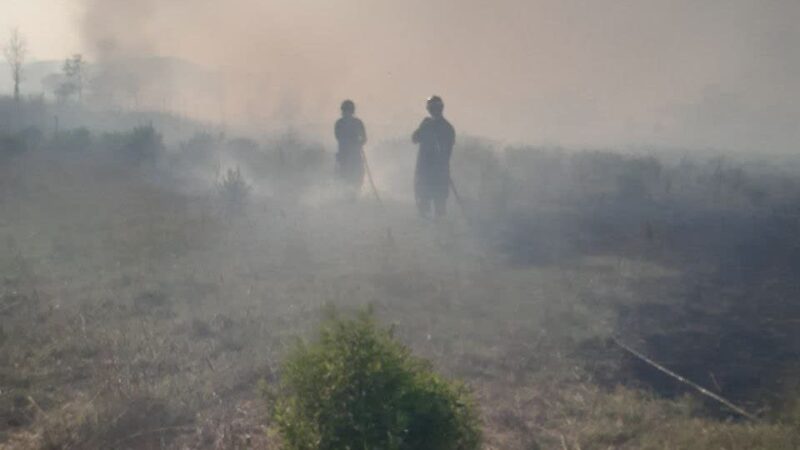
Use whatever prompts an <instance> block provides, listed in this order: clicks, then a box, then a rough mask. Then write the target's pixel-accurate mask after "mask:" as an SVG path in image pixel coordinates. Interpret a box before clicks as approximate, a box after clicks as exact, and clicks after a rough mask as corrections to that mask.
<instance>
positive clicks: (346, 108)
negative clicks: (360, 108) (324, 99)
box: [342, 100, 356, 116]
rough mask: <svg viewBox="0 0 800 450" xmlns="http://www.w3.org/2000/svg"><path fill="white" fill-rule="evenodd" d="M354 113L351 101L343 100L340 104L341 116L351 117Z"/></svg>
mask: <svg viewBox="0 0 800 450" xmlns="http://www.w3.org/2000/svg"><path fill="white" fill-rule="evenodd" d="M355 113H356V104H355V103H353V101H352V100H345V101H343V102H342V115H343V116H352V115H353V114H355Z"/></svg>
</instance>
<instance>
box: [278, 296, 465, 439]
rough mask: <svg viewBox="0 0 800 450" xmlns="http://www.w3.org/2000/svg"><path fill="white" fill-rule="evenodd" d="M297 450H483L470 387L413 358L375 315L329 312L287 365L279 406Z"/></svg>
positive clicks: (282, 425) (282, 426) (281, 424)
mask: <svg viewBox="0 0 800 450" xmlns="http://www.w3.org/2000/svg"><path fill="white" fill-rule="evenodd" d="M273 418H274V420H275V422H276V425H277V429H278V431H279V432H280V434H281V435H282V437H283V439H284V441H285V445H286V448H288V449H295V450H312V449H314V450H340V449H348V448H349V449H378V448H379V449H387V450H404V449H409V450H411V449H415V450H419V449H426V450H445V449H452V450H467V449H477V448H479V441H480V431H479V427H478V421H477V418H476V414H475V411H474V409H473V406H472V402H471V400H470V395H469V393H468V391H467V389H466V388H465V387H464V386H463V385H462V384H459V383H457V382H451V381H447V380H446V379H444V378H443V377H441V376H439V375H437V374H435V373H434V372H433V371H432V370H431V367H430V365H429V364H428V363H427V362H425V361H423V360H420V359H417V358H414V357H413V356H412V355H411V354H410V352H409V350H408V349H407V348H406V347H404V346H403V345H402V344H400V343H398V342H396V341H395V340H394V339H393V337H392V335H391V333H390V332H389V331H387V330H382V329H379V328H378V327H376V325H375V323H374V320H373V318H372V315H371V314H369V313H366V312H365V313H362V314H360V315H359V316H358V317H357V318H356V319H353V320H343V319H338V318H336V317H331V318H330V319H328V320H327V321H326V322H325V323H324V324H323V326H322V330H321V333H320V337H319V339H318V340H317V341H316V342H314V343H313V344H310V345H303V344H301V345H299V346H298V347H297V348H295V349H294V350H293V351H292V353H291V354H290V356H289V358H288V360H287V361H286V362H285V364H284V367H283V373H282V378H281V383H280V388H279V392H278V398H277V401H276V403H275V408H274V411H273Z"/></svg>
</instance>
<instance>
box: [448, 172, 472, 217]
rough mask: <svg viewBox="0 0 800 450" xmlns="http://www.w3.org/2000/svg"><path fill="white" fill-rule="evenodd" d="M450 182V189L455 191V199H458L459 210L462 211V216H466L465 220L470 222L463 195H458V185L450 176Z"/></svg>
mask: <svg viewBox="0 0 800 450" xmlns="http://www.w3.org/2000/svg"><path fill="white" fill-rule="evenodd" d="M448 179H449V181H450V189H451V190H452V191H453V197H455V199H456V203H458V208H459V209H460V210H461V214H462V215H463V216H464V219H466V220H467V222H469V221H470V220H469V216H468V215H467V209H466V208H464V202H463V201H462V200H461V195H459V193H458V189H456V184H455V183H454V182H453V178H452V177H450V176H448Z"/></svg>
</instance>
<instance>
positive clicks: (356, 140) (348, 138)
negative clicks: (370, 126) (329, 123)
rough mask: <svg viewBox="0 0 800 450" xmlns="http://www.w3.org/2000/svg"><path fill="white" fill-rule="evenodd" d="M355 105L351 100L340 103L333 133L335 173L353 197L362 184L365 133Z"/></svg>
mask: <svg viewBox="0 0 800 450" xmlns="http://www.w3.org/2000/svg"><path fill="white" fill-rule="evenodd" d="M355 114H356V105H355V103H353V102H352V101H351V100H345V101H344V102H342V117H341V118H340V119H339V120H337V121H336V127H335V129H334V133H335V134H336V141H337V142H338V143H339V151H338V152H337V153H336V172H337V174H338V175H339V177H340V178H341V179H342V181H344V182H345V184H346V185H347V186H348V187H349V188H351V189H352V190H353V195H354V196H355V195H357V194H358V192H360V191H361V185H362V184H363V182H364V159H363V152H364V144H366V143H367V133H366V131H365V129H364V123H363V122H362V121H361V119H359V118H357V117H356V116H355Z"/></svg>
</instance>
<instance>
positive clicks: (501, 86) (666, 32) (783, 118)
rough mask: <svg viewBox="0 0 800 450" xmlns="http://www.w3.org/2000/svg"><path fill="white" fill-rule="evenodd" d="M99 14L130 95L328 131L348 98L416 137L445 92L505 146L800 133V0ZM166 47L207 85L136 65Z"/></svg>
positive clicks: (95, 9)
mask: <svg viewBox="0 0 800 450" xmlns="http://www.w3.org/2000/svg"><path fill="white" fill-rule="evenodd" d="M85 11H86V13H85V18H84V21H83V31H84V37H85V40H86V44H87V46H88V47H89V48H91V50H92V51H91V53H93V56H94V57H95V58H96V59H98V60H99V61H100V62H101V63H105V64H109V65H110V66H111V67H115V69H114V70H118V71H121V73H125V71H126V70H131V66H133V67H134V68H137V69H139V70H138V71H136V76H135V77H134V78H135V80H134V81H131V80H128V81H127V83H128V84H129V85H132V86H133V87H131V86H129V87H128V91H129V95H128V97H129V98H135V99H136V100H135V101H137V102H142V103H143V104H145V105H147V104H152V103H154V101H159V102H162V103H168V104H167V105H166V106H167V107H169V108H172V109H175V110H181V111H186V112H191V113H192V114H196V115H201V116H204V117H205V118H207V119H212V120H219V121H223V122H229V123H236V124H240V125H245V126H250V127H257V128H264V127H269V126H274V125H276V124H292V125H295V126H298V127H306V128H308V129H315V130H321V131H326V132H327V127H328V126H329V122H330V120H331V118H332V117H333V116H335V115H336V111H337V104H338V102H339V101H340V100H341V99H342V98H345V97H352V98H354V99H355V100H356V101H357V102H358V103H359V105H360V107H361V113H362V115H363V116H364V117H365V118H366V119H367V121H368V124H369V125H371V128H372V129H373V135H375V134H376V133H377V135H378V136H380V135H393V134H395V133H399V132H403V133H405V132H407V131H408V130H409V129H410V128H411V127H413V126H414V125H415V122H416V121H417V120H418V118H419V116H420V114H421V113H422V100H423V99H424V98H425V97H426V96H427V95H429V94H431V93H438V94H440V95H443V96H444V97H445V98H446V100H448V108H449V109H448V111H449V114H450V116H451V117H453V119H454V122H455V123H456V124H458V125H459V126H460V128H461V130H462V131H468V132H470V133H472V134H480V135H487V136H491V137H494V138H498V139H503V140H508V141H519V140H524V141H528V142H533V143H541V142H545V143H563V144H567V145H591V146H600V145H618V144H636V143H654V144H661V145H675V146H679V145H680V146H702V147H718V148H732V149H739V150H743V149H748V150H759V151H783V150H789V149H790V147H791V146H792V145H793V143H794V142H796V141H797V140H798V138H800V133H799V132H798V131H797V127H795V126H794V124H795V123H797V122H798V119H800V106H798V105H800V102H798V100H800V99H799V98H798V97H799V96H800V86H798V83H800V82H799V81H798V80H800V77H798V76H797V75H798V72H800V56H798V53H797V52H796V51H794V48H793V45H794V43H796V42H798V38H800V31H798V28H797V27H796V26H795V24H796V23H798V21H800V3H797V2H796V1H794V0H767V1H764V2H752V1H749V0H725V1H722V0H708V1H704V2H696V1H692V0H677V1H655V0H650V1H635V2H634V1H621V2H602V4H601V3H598V2H595V1H589V0H566V1H564V0H559V1H556V0H538V1H528V0H526V1H523V0H500V1H495V2H485V1H479V0H460V1H445V0H408V1H405V2H388V1H377V2H376V1H367V0H340V1H336V2H330V1H323V0H300V1H289V0H272V1H266V2H265V1H258V0H230V1H226V2H224V3H221V2H217V1H211V0H138V1H136V2H130V1H127V0H85ZM154 55H155V56H160V57H174V58H180V59H182V60H185V61H190V62H192V63H194V64H196V65H199V66H201V67H203V68H204V70H203V71H202V72H203V73H204V74H205V75H204V77H203V82H196V80H192V79H187V78H190V77H180V78H178V79H177V80H173V81H169V82H168V81H166V80H167V79H168V78H169V77H167V76H166V75H165V74H163V73H159V71H158V70H150V69H143V68H142V67H141V66H142V65H143V64H139V65H138V66H137V64H136V63H130V62H125V61H130V59H131V58H133V59H141V58H144V57H149V56H154ZM121 73H120V74H116V73H115V74H114V75H113V77H112V78H114V79H116V78H122V79H125V77H124V76H123V75H121ZM148 77H150V78H155V79H148ZM148 92H150V93H148ZM152 92H155V94H153V93H152ZM165 93H170V94H171V95H170V96H166V95H165ZM167 97H168V98H169V100H166V98H167ZM148 98H151V100H149V101H148V100H147V99H148ZM153 99H155V100H153ZM155 106H163V105H155Z"/></svg>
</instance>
